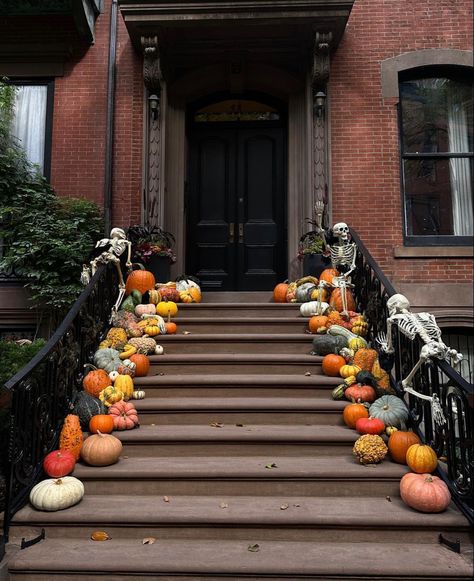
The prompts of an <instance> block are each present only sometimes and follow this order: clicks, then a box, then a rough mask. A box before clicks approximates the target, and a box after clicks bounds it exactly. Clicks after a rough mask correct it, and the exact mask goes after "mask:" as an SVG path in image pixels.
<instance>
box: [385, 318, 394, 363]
mask: <svg viewBox="0 0 474 581" xmlns="http://www.w3.org/2000/svg"><path fill="white" fill-rule="evenodd" d="M392 325H393V321H392V318H391V317H389V318H388V319H387V344H386V345H385V346H384V347H383V350H384V351H385V353H388V354H390V353H394V352H395V349H394V348H393V341H392Z"/></svg>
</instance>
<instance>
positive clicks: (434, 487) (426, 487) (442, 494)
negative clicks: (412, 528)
mask: <svg viewBox="0 0 474 581" xmlns="http://www.w3.org/2000/svg"><path fill="white" fill-rule="evenodd" d="M400 496H401V497H402V500H403V502H404V503H405V504H407V505H408V506H409V507H411V508H414V509H415V510H419V511H420V512H443V510H446V509H447V508H448V506H449V503H450V502H451V494H450V492H449V488H448V487H447V486H446V484H445V483H444V482H443V481H442V480H441V478H438V477H437V476H431V474H413V473H412V472H409V473H408V474H405V476H403V478H402V479H401V481H400Z"/></svg>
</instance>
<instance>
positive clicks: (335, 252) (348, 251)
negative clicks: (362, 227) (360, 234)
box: [330, 244, 355, 265]
mask: <svg viewBox="0 0 474 581" xmlns="http://www.w3.org/2000/svg"><path fill="white" fill-rule="evenodd" d="M330 251H331V262H332V263H333V264H335V265H337V264H351V263H352V260H353V258H354V252H355V245H354V244H348V245H347V246H331V249H330Z"/></svg>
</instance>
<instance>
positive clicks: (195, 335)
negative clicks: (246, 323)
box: [157, 319, 313, 347]
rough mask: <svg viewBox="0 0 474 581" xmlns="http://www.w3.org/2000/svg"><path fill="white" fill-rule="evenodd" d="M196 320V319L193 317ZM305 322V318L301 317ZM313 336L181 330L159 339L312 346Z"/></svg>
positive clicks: (305, 334)
mask: <svg viewBox="0 0 474 581" xmlns="http://www.w3.org/2000/svg"><path fill="white" fill-rule="evenodd" d="M193 320H196V319H193ZM301 321H302V322H304V319H301ZM312 339H313V336H312V335H311V334H310V333H252V334H249V333H199V332H197V331H193V332H192V333H189V334H186V335H185V334H184V333H182V332H180V331H178V333H177V334H176V335H160V336H159V337H157V340H158V341H159V342H160V343H163V344H164V343H176V342H178V343H180V342H184V341H206V342H208V341H209V342H220V341H225V342H227V343H241V342H242V343H254V342H265V343H272V342H285V343H291V342H295V341H297V342H301V343H304V342H306V343H308V346H309V347H310V346H311V341H312Z"/></svg>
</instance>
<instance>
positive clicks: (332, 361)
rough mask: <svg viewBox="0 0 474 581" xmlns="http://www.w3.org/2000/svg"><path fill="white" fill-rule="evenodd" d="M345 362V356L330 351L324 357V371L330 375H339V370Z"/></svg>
mask: <svg viewBox="0 0 474 581" xmlns="http://www.w3.org/2000/svg"><path fill="white" fill-rule="evenodd" d="M345 364H346V360H345V359H344V357H341V356H340V355H334V354H333V353H330V354H329V355H326V356H325V357H324V359H323V363H322V367H323V373H324V374H325V375H329V377H337V376H338V375H339V370H340V369H341V367H342V366H343V365H345Z"/></svg>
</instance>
